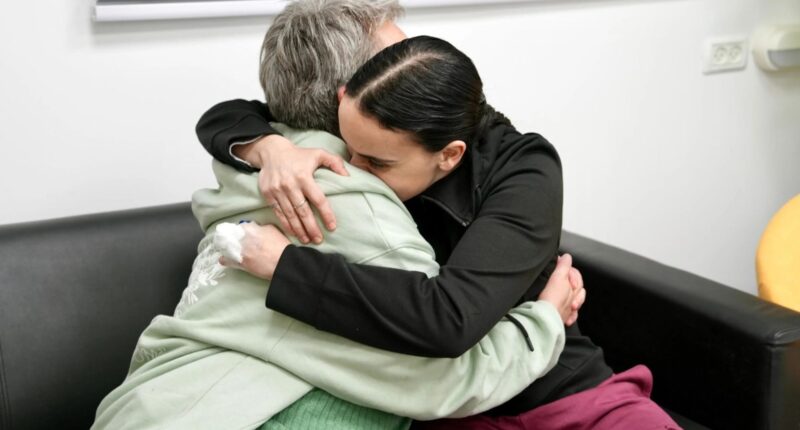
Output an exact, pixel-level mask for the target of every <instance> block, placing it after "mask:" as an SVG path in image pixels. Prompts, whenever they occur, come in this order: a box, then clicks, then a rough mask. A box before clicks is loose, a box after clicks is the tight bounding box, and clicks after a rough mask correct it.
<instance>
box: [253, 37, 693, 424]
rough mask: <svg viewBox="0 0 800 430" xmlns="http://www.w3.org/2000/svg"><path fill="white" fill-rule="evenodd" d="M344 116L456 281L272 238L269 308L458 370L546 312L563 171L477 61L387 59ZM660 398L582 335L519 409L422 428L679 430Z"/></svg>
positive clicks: (404, 54)
mask: <svg viewBox="0 0 800 430" xmlns="http://www.w3.org/2000/svg"><path fill="white" fill-rule="evenodd" d="M339 101H340V105H339V131H340V133H341V136H342V138H343V139H344V140H345V141H346V143H347V148H348V151H349V152H350V155H351V157H352V158H351V160H350V162H351V164H353V165H355V166H357V167H360V168H362V169H364V170H366V171H368V172H370V173H372V174H374V175H375V176H377V177H379V178H380V179H381V180H383V181H384V182H385V183H386V184H387V185H389V187H390V188H392V189H393V190H394V191H395V193H397V195H398V197H400V199H401V200H402V201H403V202H405V204H406V207H407V208H408V209H409V211H410V213H411V214H412V216H413V217H414V220H415V221H416V222H417V225H418V228H419V230H420V232H421V233H422V235H423V236H424V237H425V238H426V239H427V240H428V241H429V242H430V243H431V245H432V246H433V248H434V250H435V251H436V258H437V261H438V262H439V263H440V264H441V265H442V267H441V272H440V274H439V275H438V276H436V277H432V278H428V277H426V276H425V275H424V274H422V273H417V272H410V271H404V270H397V269H389V268H381V267H373V266H365V265H358V264H352V263H348V262H346V261H345V260H344V259H343V258H341V257H340V256H337V255H330V254H323V253H320V252H318V251H315V250H313V249H309V248H303V247H296V246H292V245H290V243H289V241H288V240H287V239H286V237H285V236H284V235H283V233H281V232H280V230H278V229H277V228H275V227H273V226H264V227H261V231H260V232H259V234H258V235H259V243H260V246H258V247H253V248H252V249H249V250H248V251H247V252H248V253H250V255H251V256H252V258H249V259H248V262H247V263H246V264H245V265H244V267H242V268H243V269H245V270H247V271H249V272H251V273H252V274H254V275H256V276H260V277H262V278H266V279H271V281H272V283H271V286H270V290H269V292H268V295H267V306H268V307H270V308H272V309H274V310H277V311H279V312H282V313H285V314H287V315H289V316H292V317H294V318H296V319H299V320H301V321H304V322H307V323H309V324H312V325H314V326H316V327H317V328H318V329H320V330H325V331H329V332H333V333H336V334H338V335H341V336H344V337H347V338H350V339H352V340H356V341H358V342H361V343H364V344H368V345H371V346H375V347H378V348H382V349H386V350H391V351H397V352H403V353H408V354H413V355H423V356H450V357H455V356H458V355H460V354H461V353H463V352H464V351H465V350H466V349H467V348H469V347H470V346H471V345H473V344H474V343H475V342H476V341H477V340H478V339H480V338H481V337H482V336H483V335H484V334H485V333H486V332H487V331H488V330H489V328H491V327H492V326H493V325H494V324H495V323H496V322H497V321H499V320H500V319H501V318H503V317H504V315H506V313H507V312H508V310H509V309H510V308H511V307H512V306H514V305H515V304H516V303H519V302H521V301H525V300H530V299H533V298H536V297H537V296H538V295H539V293H540V292H541V291H542V289H543V287H544V286H545V284H546V282H547V279H548V277H549V276H550V274H551V272H552V270H553V267H555V263H556V260H557V258H558V255H557V251H558V243H559V238H560V233H561V207H562V179H561V164H560V160H559V158H558V155H557V153H556V151H555V149H554V148H553V146H552V145H550V143H548V142H547V141H546V140H545V139H544V138H542V137H541V136H539V135H537V134H520V133H518V132H517V131H516V130H515V129H514V127H513V126H512V125H511V124H510V122H509V121H508V120H507V119H506V118H505V117H504V116H503V115H502V114H500V113H498V112H496V111H494V109H492V107H491V106H489V105H488V104H487V103H486V100H485V97H484V95H483V85H482V82H481V79H480V76H479V74H478V72H477V70H476V69H475V66H474V64H473V63H472V61H471V60H470V59H469V58H468V57H467V56H466V55H464V54H463V53H462V52H460V51H458V50H457V49H456V48H454V47H453V46H452V45H450V44H449V43H447V42H445V41H443V40H440V39H436V38H432V37H426V36H421V37H415V38H411V39H406V40H404V41H401V42H399V43H397V44H395V45H392V46H390V47H388V48H386V49H384V50H383V51H381V52H380V53H378V54H377V55H376V56H375V57H373V58H372V59H371V60H369V61H368V62H367V63H366V64H364V65H363V66H362V67H361V68H360V69H359V70H358V72H356V74H355V75H354V76H353V77H352V79H350V81H349V82H348V83H347V85H346V86H345V87H344V88H342V89H340V91H339ZM305 203H306V202H305V200H303V201H302V202H299V203H297V202H295V203H294V204H293V205H294V206H296V207H301V206H303V205H305ZM276 210H280V209H279V207H278V208H277V209H276ZM332 234H335V233H332ZM310 267H314V268H318V270H313V271H311V270H308V268H310ZM525 336H526V338H527V334H525ZM651 386H652V377H651V375H650V373H649V371H648V370H647V369H646V368H645V367H643V366H637V367H634V368H633V369H631V370H628V371H626V372H623V373H621V374H617V375H614V374H612V371H611V369H610V368H609V367H608V366H607V365H606V364H605V362H604V360H603V355H602V350H601V349H600V348H599V347H597V346H595V345H594V344H593V343H592V342H591V341H590V340H589V339H588V338H587V337H585V336H582V335H581V333H580V331H579V330H578V328H577V325H573V326H572V327H569V328H568V329H567V342H566V346H565V349H564V352H563V353H562V355H561V358H560V359H559V364H558V365H557V366H556V367H555V368H554V369H553V370H552V371H551V372H550V373H548V374H547V375H546V376H545V377H543V378H541V379H539V380H537V381H535V382H534V383H533V384H532V385H530V386H529V387H528V388H526V389H525V390H524V391H523V392H522V393H520V394H519V395H518V396H517V397H515V398H514V399H512V400H511V401H509V402H507V403H506V404H504V405H501V406H500V407H498V408H495V409H493V410H491V411H489V412H487V413H486V414H484V415H480V416H476V417H470V418H466V419H458V420H443V421H435V422H429V423H419V424H418V426H420V427H421V428H431V429H440V428H454V429H455V428H458V429H465V428H531V425H532V424H535V426H534V427H535V428H537V429H558V428H570V429H573V428H575V429H578V428H585V429H590V428H592V429H612V428H613V429H619V428H636V429H649V428H652V429H656V428H658V429H665V428H678V426H677V425H676V424H675V423H674V421H672V420H671V419H670V418H669V416H668V415H666V413H664V412H663V411H662V410H661V409H660V408H659V407H658V406H657V405H656V404H655V403H653V402H652V401H651V400H650V398H649V394H650V389H651ZM431 401H435V399H431Z"/></svg>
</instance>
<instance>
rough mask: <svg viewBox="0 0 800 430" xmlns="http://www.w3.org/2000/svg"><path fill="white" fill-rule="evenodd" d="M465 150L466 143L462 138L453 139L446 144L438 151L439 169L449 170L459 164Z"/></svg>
mask: <svg viewBox="0 0 800 430" xmlns="http://www.w3.org/2000/svg"><path fill="white" fill-rule="evenodd" d="M466 152H467V144H466V143H464V141H463V140H454V141H452V142H450V143H448V144H447V146H445V147H444V148H442V150H441V151H439V155H440V157H441V158H440V160H439V169H441V170H442V171H444V172H450V171H452V170H453V169H455V168H456V167H458V165H459V164H461V159H462V158H464V153H466Z"/></svg>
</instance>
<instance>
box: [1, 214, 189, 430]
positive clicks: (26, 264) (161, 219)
mask: <svg viewBox="0 0 800 430" xmlns="http://www.w3.org/2000/svg"><path fill="white" fill-rule="evenodd" d="M201 236H202V233H201V231H200V228H199V226H198V224H197V222H196V221H195V219H194V217H193V216H192V213H191V209H190V207H189V205H188V204H186V203H182V204H176V205H169V206H160V207H155V208H145V209H137V210H133V211H123V212H114V213H106V214H94V215H87V216H81V217H73V218H65V219H58V220H52V221H42V222H33V223H25V224H14V225H7V226H0V429H8V430H11V429H13V430H21V429H34V428H36V429H40V428H69V429H80V428H89V426H90V425H91V423H92V421H93V419H94V411H95V409H96V408H97V405H98V404H99V402H100V401H101V400H102V398H103V397H104V396H105V395H106V394H108V393H109V392H110V391H111V390H112V389H113V388H114V387H116V386H117V385H119V384H120V383H121V382H122V380H123V379H124V377H125V374H126V372H127V367H128V363H129V362H130V357H131V353H132V352H133V348H134V346H135V344H136V340H137V339H138V337H139V334H140V333H141V331H142V330H143V329H144V328H145V327H146V326H147V324H148V323H149V322H150V320H151V319H152V318H153V317H154V316H155V315H157V314H159V313H166V314H171V313H172V311H173V309H174V307H175V304H176V303H177V302H178V299H179V297H180V295H181V292H182V291H183V289H184V287H185V286H186V281H187V279H188V276H189V273H190V271H191V266H192V262H193V260H194V257H195V255H196V249H197V244H198V242H199V240H200V238H201Z"/></svg>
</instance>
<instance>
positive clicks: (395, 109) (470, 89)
mask: <svg viewBox="0 0 800 430" xmlns="http://www.w3.org/2000/svg"><path fill="white" fill-rule="evenodd" d="M345 93H346V94H347V95H348V96H349V97H352V98H354V99H356V100H357V103H358V106H359V109H360V110H361V112H362V113H364V114H365V115H367V116H369V117H372V118H374V119H375V120H377V121H378V123H379V124H380V125H381V126H382V127H385V128H387V129H390V130H394V131H400V132H407V133H410V134H411V136H413V138H414V139H415V140H416V141H417V142H418V143H420V144H421V145H423V146H424V147H425V148H426V149H428V150H429V151H431V152H436V151H439V150H441V149H442V148H444V147H445V146H446V145H447V144H448V143H450V142H452V141H454V140H463V141H464V142H466V144H467V146H468V147H471V146H473V145H474V144H475V142H477V140H478V139H479V138H480V137H481V136H483V135H484V134H485V133H486V132H487V131H488V129H489V127H490V126H491V125H492V124H494V123H495V122H496V121H498V120H504V121H506V122H507V120H505V117H503V116H502V114H498V113H497V112H495V110H494V109H492V107H491V106H489V105H488V104H487V103H486V97H485V96H484V95H483V82H482V81H481V78H480V75H479V74H478V71H477V69H476V68H475V65H474V64H473V63H472V60H470V59H469V57H467V56H466V55H465V54H464V53H463V52H461V51H459V50H458V49H456V48H455V47H454V46H453V45H451V44H450V43H448V42H446V41H444V40H441V39H437V38H435V37H430V36H418V37H412V38H410V39H406V40H403V41H401V42H399V43H396V44H394V45H391V46H389V47H388V48H386V49H384V50H383V51H381V52H379V53H378V54H377V55H375V56H374V57H373V58H372V59H370V60H369V61H367V62H366V63H365V64H364V65H363V66H361V68H360V69H359V70H358V71H357V72H356V74H355V75H354V76H353V77H352V78H351V79H350V81H349V82H348V83H347V86H346V88H345Z"/></svg>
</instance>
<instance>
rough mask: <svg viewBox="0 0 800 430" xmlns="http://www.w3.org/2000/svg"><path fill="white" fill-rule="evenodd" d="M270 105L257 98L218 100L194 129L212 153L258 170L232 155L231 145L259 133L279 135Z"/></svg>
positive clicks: (241, 167) (231, 163)
mask: <svg viewBox="0 0 800 430" xmlns="http://www.w3.org/2000/svg"><path fill="white" fill-rule="evenodd" d="M273 120H274V118H273V117H272V113H271V112H270V111H269V107H267V105H265V104H264V103H262V102H260V101H258V100H251V101H247V100H241V99H237V100H230V101H226V102H222V103H219V104H217V105H215V106H214V107H212V108H211V109H209V110H208V111H207V112H206V113H204V114H203V116H202V117H200V120H199V121H198V122H197V127H196V129H195V131H196V132H197V137H198V139H200V143H201V144H202V145H203V147H204V148H205V149H206V151H208V153H209V154H211V156H213V157H214V158H216V159H217V160H219V161H221V162H223V163H225V164H227V165H229V166H233V167H235V168H236V169H238V170H241V171H245V172H252V171H254V170H255V169H253V168H252V167H250V166H248V165H246V164H244V163H242V162H240V161H238V160H236V159H235V158H233V157H232V156H231V152H230V147H231V145H233V144H234V143H237V142H246V141H248V140H252V139H254V138H257V137H259V136H265V135H270V134H279V133H278V132H277V131H275V130H274V129H273V128H272V127H270V125H269V121H273Z"/></svg>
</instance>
